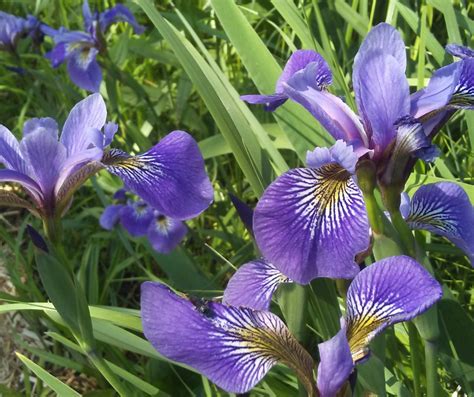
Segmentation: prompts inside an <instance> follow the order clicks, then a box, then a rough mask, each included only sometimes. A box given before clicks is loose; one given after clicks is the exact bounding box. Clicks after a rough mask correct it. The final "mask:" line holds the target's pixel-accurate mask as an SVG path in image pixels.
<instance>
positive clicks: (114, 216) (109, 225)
mask: <svg viewBox="0 0 474 397" xmlns="http://www.w3.org/2000/svg"><path fill="white" fill-rule="evenodd" d="M123 207H124V206H123V205H122V204H113V205H108V206H107V207H105V209H104V212H102V215H101V216H100V218H99V223H100V226H101V227H103V228H104V229H106V230H112V229H113V228H114V227H115V225H117V223H118V222H119V220H120V213H121V211H122V209H123Z"/></svg>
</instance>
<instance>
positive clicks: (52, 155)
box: [20, 128, 66, 200]
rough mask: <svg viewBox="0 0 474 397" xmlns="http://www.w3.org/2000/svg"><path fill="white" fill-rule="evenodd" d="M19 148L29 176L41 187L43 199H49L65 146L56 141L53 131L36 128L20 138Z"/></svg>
mask: <svg viewBox="0 0 474 397" xmlns="http://www.w3.org/2000/svg"><path fill="white" fill-rule="evenodd" d="M20 150H21V153H22V155H23V158H24V159H25V161H26V162H28V164H29V165H30V176H31V177H32V178H33V179H34V180H35V181H36V182H37V183H38V185H39V186H40V187H41V191H42V192H43V195H44V198H45V200H51V199H52V198H53V196H54V188H55V185H56V182H57V180H58V178H59V175H60V173H61V171H62V169H63V166H64V163H65V161H66V148H65V147H64V145H63V144H62V143H60V142H58V140H57V138H56V137H55V136H54V132H45V130H44V129H43V128H38V129H36V131H34V132H30V133H28V134H27V135H26V136H25V137H24V138H23V139H22V141H21V143H20Z"/></svg>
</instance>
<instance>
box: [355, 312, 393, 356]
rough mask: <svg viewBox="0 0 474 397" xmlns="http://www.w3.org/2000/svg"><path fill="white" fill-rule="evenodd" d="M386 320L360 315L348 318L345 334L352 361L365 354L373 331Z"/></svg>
mask: <svg viewBox="0 0 474 397" xmlns="http://www.w3.org/2000/svg"><path fill="white" fill-rule="evenodd" d="M386 322H387V319H380V318H378V317H377V316H361V317H357V318H353V319H350V320H348V322H347V330H346V335H347V341H348V342H349V348H350V350H351V354H352V359H353V360H354V362H357V361H359V360H361V359H363V358H364V357H365V356H367V354H368V353H369V347H368V345H369V342H370V341H371V339H372V338H373V336H374V333H375V331H376V330H377V329H378V328H380V327H381V326H382V325H383V324H384V323H386Z"/></svg>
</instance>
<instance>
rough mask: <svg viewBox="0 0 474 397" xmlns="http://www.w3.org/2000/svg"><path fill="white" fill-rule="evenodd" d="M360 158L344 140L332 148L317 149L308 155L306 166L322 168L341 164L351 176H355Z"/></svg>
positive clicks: (337, 142)
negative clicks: (327, 165)
mask: <svg viewBox="0 0 474 397" xmlns="http://www.w3.org/2000/svg"><path fill="white" fill-rule="evenodd" d="M358 159H359V158H358V156H357V155H356V154H355V153H354V150H353V149H352V146H350V145H348V144H347V143H346V142H344V141H342V140H338V141H336V143H335V144H334V145H333V146H331V147H330V148H315V149H314V150H313V151H312V152H310V151H308V152H307V153H306V165H307V166H308V167H311V168H320V167H322V166H323V165H326V164H332V163H335V164H339V165H340V166H341V167H342V168H345V169H346V170H347V171H349V172H350V173H351V174H355V168H356V164H357V160H358Z"/></svg>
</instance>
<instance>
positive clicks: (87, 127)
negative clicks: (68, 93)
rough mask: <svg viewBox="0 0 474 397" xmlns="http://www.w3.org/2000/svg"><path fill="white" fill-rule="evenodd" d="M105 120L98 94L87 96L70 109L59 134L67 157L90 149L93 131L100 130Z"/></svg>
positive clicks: (103, 108) (103, 107)
mask: <svg viewBox="0 0 474 397" xmlns="http://www.w3.org/2000/svg"><path fill="white" fill-rule="evenodd" d="M106 118H107V109H106V107H105V102H104V100H103V99H102V96H100V94H92V95H89V96H88V97H87V98H86V99H83V100H82V101H80V102H79V103H77V104H76V105H75V106H74V107H73V108H72V110H71V112H70V113H69V116H68V118H67V120H66V122H65V123H64V127H63V131H62V134H61V142H62V143H63V144H64V146H66V148H67V151H68V157H70V156H72V155H74V154H77V153H79V152H82V151H84V150H87V149H90V147H91V146H92V145H93V143H94V137H95V132H94V129H95V130H100V129H102V127H103V126H104V124H105V121H106Z"/></svg>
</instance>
